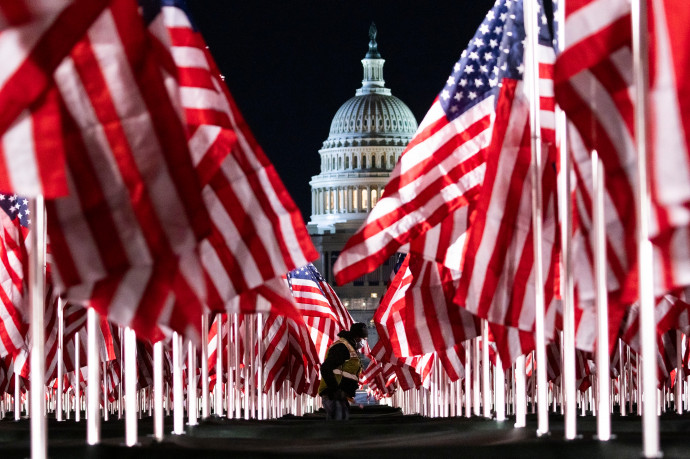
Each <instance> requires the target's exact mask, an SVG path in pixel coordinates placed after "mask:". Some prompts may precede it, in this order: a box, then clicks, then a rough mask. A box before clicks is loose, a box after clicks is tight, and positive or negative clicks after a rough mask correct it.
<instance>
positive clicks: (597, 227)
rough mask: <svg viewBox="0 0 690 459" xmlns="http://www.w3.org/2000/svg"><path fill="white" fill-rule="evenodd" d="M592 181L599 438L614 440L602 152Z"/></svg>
mask: <svg viewBox="0 0 690 459" xmlns="http://www.w3.org/2000/svg"><path fill="white" fill-rule="evenodd" d="M592 181H593V182H594V190H593V191H594V196H593V206H592V207H593V209H592V214H593V215H592V217H593V218H592V224H593V226H594V235H593V236H594V241H593V242H594V243H593V244H592V245H593V247H594V287H595V291H596V302H597V350H596V351H597V353H596V359H597V385H598V391H597V393H598V397H597V404H598V406H597V437H598V439H599V440H600V441H608V440H610V439H611V413H610V412H609V404H610V394H609V320H608V319H609V314H608V298H607V294H608V289H607V288H606V233H605V228H604V164H603V163H602V162H601V159H599V154H598V153H597V152H596V150H595V151H592Z"/></svg>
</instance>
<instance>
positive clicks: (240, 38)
mask: <svg viewBox="0 0 690 459" xmlns="http://www.w3.org/2000/svg"><path fill="white" fill-rule="evenodd" d="M187 3H188V6H189V8H190V11H191V13H192V15H193V19H194V20H195V21H196V25H197V26H198V28H199V29H200V30H201V33H202V34H203V36H204V38H205V39H206V42H207V43H208V45H209V48H210V50H211V53H212V54H213V56H214V57H215V59H216V61H217V63H218V66H219V67H220V70H221V72H222V73H223V74H224V75H225V78H226V80H225V82H226V84H227V85H228V87H229V89H230V92H231V93H232V95H233V97H234V98H235V100H236V102H237V105H238V106H239V108H240V111H241V112H242V113H243V115H244V117H245V118H246V120H247V122H248V123H249V126H250V127H251V129H252V131H253V133H254V135H255V136H256V137H257V139H258V141H259V144H260V145H261V146H262V147H263V149H264V151H265V153H266V154H267V156H268V157H269V158H270V160H271V162H272V163H273V164H274V165H275V167H276V169H277V170H278V173H279V174H280V177H281V179H282V180H283V183H284V184H285V186H286V188H287V189H288V191H289V192H290V194H291V195H292V197H293V199H294V200H295V202H296V203H297V205H298V206H299V208H300V209H301V210H302V215H303V216H304V219H305V221H308V219H309V216H310V214H311V190H310V187H309V180H310V179H311V177H312V176H313V175H316V174H318V173H319V167H320V159H319V153H318V150H319V149H320V148H321V144H322V143H323V141H324V140H326V138H327V137H328V131H329V128H330V124H331V120H332V119H333V115H335V112H336V111H337V109H338V108H339V107H340V106H341V105H342V104H343V103H344V102H345V101H346V100H348V99H349V98H351V97H353V96H354V95H355V90H356V89H357V88H359V87H360V86H361V81H362V64H361V63H360V61H361V59H362V58H364V55H365V54H366V52H367V49H368V43H369V37H368V33H369V24H370V23H371V22H372V21H374V22H375V23H376V27H377V28H378V37H377V42H378V49H379V52H380V53H381V55H382V57H383V58H384V59H386V64H385V66H384V68H383V70H384V72H383V75H384V78H385V80H386V86H387V87H388V88H390V89H391V90H392V93H393V95H394V96H396V97H398V98H400V99H401V100H402V101H403V102H405V103H406V104H407V106H408V107H410V109H411V110H412V112H413V113H414V115H415V117H416V118H417V122H418V123H419V122H420V121H421V120H422V118H423V117H424V115H425V114H426V112H427V110H428V109H429V107H430V106H431V104H432V102H433V101H434V98H435V97H436V95H437V94H438V93H439V92H440V90H441V89H442V88H443V86H444V84H445V81H446V79H447V78H448V75H450V72H451V69H452V67H453V65H454V64H455V62H456V61H457V60H458V58H459V56H460V53H461V52H462V50H463V49H464V48H465V46H466V45H467V43H468V41H469V40H470V38H472V36H473V35H474V32H475V30H476V29H477V27H478V26H479V24H480V23H481V21H482V20H483V19H484V16H485V15H486V13H487V12H488V11H489V9H490V8H491V6H492V5H493V3H494V0H442V1H436V0H427V1H420V0H369V1H362V0H311V1H306V0H296V1H266V0H245V1H231V0H187Z"/></svg>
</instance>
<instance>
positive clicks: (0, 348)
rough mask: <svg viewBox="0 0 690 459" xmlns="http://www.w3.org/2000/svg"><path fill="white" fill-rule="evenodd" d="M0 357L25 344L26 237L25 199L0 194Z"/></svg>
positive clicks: (12, 352) (26, 215)
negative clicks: (0, 267) (0, 266)
mask: <svg viewBox="0 0 690 459" xmlns="http://www.w3.org/2000/svg"><path fill="white" fill-rule="evenodd" d="M0 207H1V208H2V211H0V231H1V232H2V233H1V234H0V262H1V263H2V269H0V286H1V287H0V357H4V356H7V355H14V354H17V353H18V352H19V351H20V350H21V349H23V348H24V347H26V342H25V337H26V333H27V332H28V324H27V320H26V319H25V317H24V316H25V314H26V305H25V301H27V300H28V297H27V295H26V286H25V277H26V273H28V271H27V270H28V252H27V248H26V244H25V243H26V237H27V235H28V228H26V227H25V226H26V225H28V224H29V223H30V215H29V208H28V200H26V199H24V198H21V197H18V196H16V195H5V194H0Z"/></svg>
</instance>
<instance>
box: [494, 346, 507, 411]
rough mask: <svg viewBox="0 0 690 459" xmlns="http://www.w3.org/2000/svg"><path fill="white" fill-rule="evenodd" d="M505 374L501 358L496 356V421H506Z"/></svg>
mask: <svg viewBox="0 0 690 459" xmlns="http://www.w3.org/2000/svg"><path fill="white" fill-rule="evenodd" d="M505 383H506V378H505V372H504V371H503V363H502V362H501V358H500V357H499V356H498V354H497V355H496V367H495V368H494V394H495V398H496V408H495V410H496V420H497V421H505V420H506V398H505V395H506V393H505Z"/></svg>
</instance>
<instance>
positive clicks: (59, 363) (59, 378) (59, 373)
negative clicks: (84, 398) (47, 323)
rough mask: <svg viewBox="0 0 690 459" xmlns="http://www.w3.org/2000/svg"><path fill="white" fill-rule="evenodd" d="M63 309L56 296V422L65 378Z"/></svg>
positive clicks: (60, 410) (59, 414)
mask: <svg viewBox="0 0 690 459" xmlns="http://www.w3.org/2000/svg"><path fill="white" fill-rule="evenodd" d="M64 314H65V311H64V310H63V304H62V298H60V297H58V300H57V320H58V342H57V346H58V347H57V395H56V397H57V409H56V413H55V415H56V417H57V420H58V422H61V421H62V411H63V406H62V405H63V392H64V387H63V385H64V381H63V379H64V378H65V366H64V364H63V348H62V346H63V345H64V334H65V317H64Z"/></svg>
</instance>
